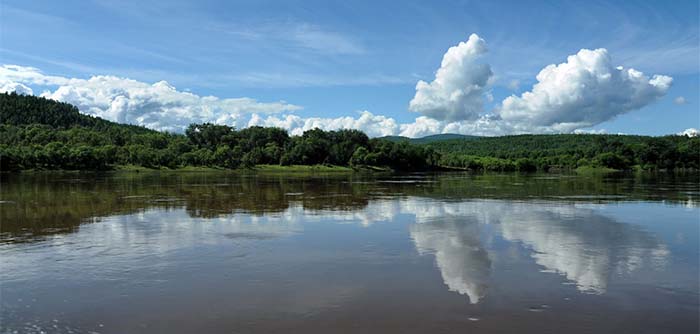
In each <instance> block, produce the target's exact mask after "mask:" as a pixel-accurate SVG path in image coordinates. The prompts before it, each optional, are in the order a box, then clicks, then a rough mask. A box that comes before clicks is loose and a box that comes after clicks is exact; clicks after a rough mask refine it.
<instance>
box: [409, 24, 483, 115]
mask: <svg viewBox="0 0 700 334" xmlns="http://www.w3.org/2000/svg"><path fill="white" fill-rule="evenodd" d="M486 51H487V49H486V42H485V41H484V40H483V39H482V38H480V37H479V36H478V35H476V34H472V35H471V36H469V40H467V41H466V42H460V43H459V44H458V45H456V46H453V47H451V48H449V49H448V50H447V52H446V53H445V55H444V56H443V57H442V63H441V65H440V68H439V69H438V70H437V72H436V73H435V80H433V81H432V82H431V83H427V82H425V81H423V80H420V81H418V84H416V94H415V96H414V97H413V99H412V100H411V102H410V103H409V107H408V109H409V110H410V111H413V112H417V113H421V114H423V115H425V116H428V117H430V118H433V119H436V120H440V121H460V120H474V119H477V118H478V117H479V114H480V113H481V112H482V111H483V105H484V98H485V95H486V93H487V90H488V86H489V84H490V82H491V79H492V77H493V72H491V67H490V66H489V65H488V64H482V63H478V62H477V61H478V59H479V57H480V56H482V55H483V54H485V53H486Z"/></svg>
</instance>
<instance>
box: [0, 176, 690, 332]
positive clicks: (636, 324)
mask: <svg viewBox="0 0 700 334" xmlns="http://www.w3.org/2000/svg"><path fill="white" fill-rule="evenodd" d="M0 186H1V188H0V219H1V220H0V224H1V225H0V226H1V231H0V261H1V262H0V263H1V267H0V299H1V301H0V302H1V304H0V306H1V308H0V328H2V332H3V333H15V332H16V333H465V332H469V333H697V332H698V326H699V316H698V312H699V296H700V295H699V278H698V277H699V273H698V262H699V255H698V253H699V250H698V245H699V243H698V239H699V237H700V232H699V226H700V205H699V204H698V203H699V201H700V179H699V178H698V176H697V175H622V176H575V175H550V174H544V175H506V174H494V175H473V174H466V173H464V174H463V173H446V174H408V175H361V174H339V175H332V174H327V175H322V174H321V175H299V176H294V175H286V176H285V175H274V174H268V175H265V174H251V173H112V174H70V173H68V174H48V173H47V174H26V175H3V176H2V179H1V183H0Z"/></svg>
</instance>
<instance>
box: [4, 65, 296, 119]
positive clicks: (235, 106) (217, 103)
mask: <svg viewBox="0 0 700 334" xmlns="http://www.w3.org/2000/svg"><path fill="white" fill-rule="evenodd" d="M26 85H36V86H45V87H52V86H53V87H57V88H56V89H55V90H53V91H51V90H47V91H45V92H44V93H42V94H41V96H43V97H46V98H50V99H53V100H57V101H62V102H68V103H71V104H73V105H75V106H76V107H78V109H79V110H80V111H81V112H83V113H85V114H90V115H94V116H98V117H102V118H105V119H108V120H111V121H115V122H120V123H129V124H137V125H142V126H145V127H148V128H152V129H157V130H166V131H182V130H183V129H184V128H185V127H186V126H187V125H188V124H190V123H202V122H212V123H217V124H229V125H235V126H239V127H240V126H244V125H245V124H246V120H247V118H248V117H249V116H250V115H251V114H266V113H267V114H269V113H279V112H290V111H294V110H299V109H301V107H299V106H296V105H293V104H289V103H286V102H284V101H279V102H272V103H263V102H258V101H256V100H254V99H251V98H226V99H222V98H218V97H215V96H199V95H196V94H193V93H190V92H184V91H179V90H177V89H176V88H175V87H173V86H172V85H170V84H168V83H167V82H165V81H159V82H156V83H154V84H148V83H145V82H140V81H136V80H131V79H126V78H120V77H115V76H93V77H91V78H90V79H77V78H65V77H60V76H49V75H44V74H43V73H41V72H40V71H39V70H38V69H36V68H32V67H23V66H16V65H4V66H2V68H0V86H2V88H3V89H6V87H7V88H8V89H9V88H12V87H14V91H18V90H19V89H22V90H24V93H29V94H31V93H32V90H31V89H30V88H29V87H27V86H26Z"/></svg>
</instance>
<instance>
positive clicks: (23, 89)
mask: <svg viewBox="0 0 700 334" xmlns="http://www.w3.org/2000/svg"><path fill="white" fill-rule="evenodd" d="M0 93H17V94H24V95H32V94H34V91H33V90H32V89H31V88H29V87H27V86H25V85H23V84H21V83H19V82H6V83H4V84H2V87H0Z"/></svg>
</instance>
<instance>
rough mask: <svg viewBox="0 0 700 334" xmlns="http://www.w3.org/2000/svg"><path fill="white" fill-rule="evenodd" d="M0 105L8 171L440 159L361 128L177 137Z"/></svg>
mask: <svg viewBox="0 0 700 334" xmlns="http://www.w3.org/2000/svg"><path fill="white" fill-rule="evenodd" d="M0 106H1V107H0V170H1V171H17V170H28V169H39V170H57V169H58V170H109V169H114V168H119V167H121V166H139V167H146V168H183V167H188V166H196V167H214V168H225V169H235V168H242V167H245V168H251V167H254V166H256V165H285V166H288V165H319V164H328V165H338V166H353V167H362V166H373V167H382V168H384V167H388V168H391V169H395V170H408V171H415V170H426V169H431V168H435V167H436V164H437V161H438V160H439V156H437V154H435V152H434V150H433V149H432V148H429V147H424V146H417V145H410V144H408V143H394V142H391V141H387V140H378V139H370V138H368V137H367V135H365V134H364V133H362V132H360V131H357V130H340V131H322V130H319V129H313V130H309V131H306V132H304V134H303V135H301V136H289V134H288V133H287V131H285V130H283V129H279V128H264V127H249V128H245V129H242V130H237V129H234V128H233V127H229V126H225V125H216V124H191V125H190V126H189V128H188V129H187V131H185V134H175V133H165V132H158V131H154V130H149V129H146V128H143V127H138V126H133V125H124V124H118V123H114V122H110V121H107V120H104V119H101V118H98V117H91V116H86V115H83V114H80V113H79V112H78V109H77V108H76V107H74V106H72V105H70V104H66V103H60V102H56V101H53V100H49V99H44V98H40V97H35V96H26V95H17V94H14V93H13V94H0Z"/></svg>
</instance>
